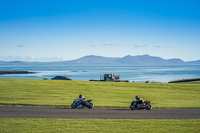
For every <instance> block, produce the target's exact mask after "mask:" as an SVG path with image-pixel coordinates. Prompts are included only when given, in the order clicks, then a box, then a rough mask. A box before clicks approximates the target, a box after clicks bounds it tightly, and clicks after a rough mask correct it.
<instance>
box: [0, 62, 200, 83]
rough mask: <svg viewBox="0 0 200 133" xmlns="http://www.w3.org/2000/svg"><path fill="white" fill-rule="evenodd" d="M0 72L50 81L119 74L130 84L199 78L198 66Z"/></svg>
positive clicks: (46, 68)
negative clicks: (24, 72) (56, 77)
mask: <svg viewBox="0 0 200 133" xmlns="http://www.w3.org/2000/svg"><path fill="white" fill-rule="evenodd" d="M0 70H25V71H33V72H37V73H36V74H9V75H8V74H7V75H0V78H23V79H24V78H25V79H43V78H48V79H51V78H53V77H55V76H57V75H59V76H66V77H68V78H70V79H72V80H82V81H88V80H90V79H96V80H99V79H100V74H106V73H113V74H119V75H120V79H121V80H129V81H130V82H132V81H135V82H145V81H151V82H153V81H154V82H163V83H166V82H169V81H171V80H178V79H183V78H197V77H200V66H198V65H196V66H0Z"/></svg>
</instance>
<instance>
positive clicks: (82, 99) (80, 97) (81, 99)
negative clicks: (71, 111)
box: [78, 94, 86, 105]
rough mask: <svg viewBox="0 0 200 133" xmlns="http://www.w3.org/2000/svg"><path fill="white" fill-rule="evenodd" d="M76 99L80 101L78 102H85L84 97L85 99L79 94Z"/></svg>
mask: <svg viewBox="0 0 200 133" xmlns="http://www.w3.org/2000/svg"><path fill="white" fill-rule="evenodd" d="M78 100H79V101H80V103H79V104H82V105H83V104H85V102H86V99H85V97H84V96H83V95H81V94H80V95H79V98H78Z"/></svg>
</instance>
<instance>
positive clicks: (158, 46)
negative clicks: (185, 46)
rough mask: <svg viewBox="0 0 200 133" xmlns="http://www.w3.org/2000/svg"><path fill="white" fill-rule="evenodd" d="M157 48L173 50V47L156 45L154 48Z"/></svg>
mask: <svg viewBox="0 0 200 133" xmlns="http://www.w3.org/2000/svg"><path fill="white" fill-rule="evenodd" d="M154 47H156V48H171V47H172V46H166V45H156V46H154Z"/></svg>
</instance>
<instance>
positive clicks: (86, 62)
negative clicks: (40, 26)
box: [0, 55, 200, 66]
mask: <svg viewBox="0 0 200 133" xmlns="http://www.w3.org/2000/svg"><path fill="white" fill-rule="evenodd" d="M0 65H32V66H34V65H47V66H48V65H54V66H57V65H64V66H115V65H117V66H155V65H160V66H161V65H200V60H197V61H189V62H184V61H183V60H181V59H176V58H174V59H163V58H160V57H154V56H150V55H138V56H131V55H127V56H125V57H122V58H117V57H116V58H113V57H103V56H95V55H89V56H84V57H82V58H79V59H76V60H71V61H58V62H23V61H12V62H5V61H0Z"/></svg>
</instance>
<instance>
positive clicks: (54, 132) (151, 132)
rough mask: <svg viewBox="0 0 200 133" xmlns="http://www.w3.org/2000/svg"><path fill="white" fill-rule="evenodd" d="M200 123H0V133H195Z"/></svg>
mask: <svg viewBox="0 0 200 133" xmlns="http://www.w3.org/2000/svg"><path fill="white" fill-rule="evenodd" d="M199 124H200V120H199V119H198V120H155V119H153V120H127V119H125V120H124V119H120V120H119V119H117V120H112V119H106V120H105V119H104V120H103V119H0V132H1V133H31V132H34V133H58V132H59V133H68V132H69V133H76V132H77V133H80V132H81V133H88V132H92V133H93V132H98V133H99V132H101V133H105V132H109V133H119V132H120V133H125V132H142V133H188V132H191V133H199V131H200V126H199Z"/></svg>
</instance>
